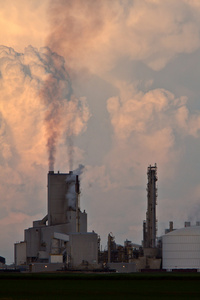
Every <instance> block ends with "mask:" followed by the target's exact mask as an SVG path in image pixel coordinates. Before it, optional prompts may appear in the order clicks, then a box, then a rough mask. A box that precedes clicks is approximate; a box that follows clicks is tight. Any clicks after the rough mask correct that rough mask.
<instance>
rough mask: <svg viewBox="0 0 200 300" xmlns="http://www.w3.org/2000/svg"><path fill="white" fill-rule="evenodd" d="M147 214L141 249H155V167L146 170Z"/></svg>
mask: <svg viewBox="0 0 200 300" xmlns="http://www.w3.org/2000/svg"><path fill="white" fill-rule="evenodd" d="M147 178H148V183H147V213H146V221H144V222H143V247H144V248H156V231H157V226H156V224H157V221H156V204H157V188H156V182H157V180H158V178H157V166H156V164H155V166H151V165H150V166H149V167H148V169H147Z"/></svg>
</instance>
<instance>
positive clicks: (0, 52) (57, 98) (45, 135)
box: [0, 46, 89, 225]
mask: <svg viewBox="0 0 200 300" xmlns="http://www.w3.org/2000/svg"><path fill="white" fill-rule="evenodd" d="M0 86H1V102H0V124H1V127H0V129H1V130H0V133H1V134H0V149H1V151H0V153H1V154H0V173H1V175H0V177H1V194H2V195H3V197H2V198H1V208H2V212H3V213H2V217H3V218H4V219H5V220H6V215H7V213H9V212H13V213H14V212H21V213H23V214H28V215H32V216H33V215H35V214H37V213H39V211H40V210H42V211H43V212H44V214H46V212H45V209H44V208H45V206H46V201H45V199H46V191H45V186H43V184H41V177H42V178H45V177H46V175H45V173H46V172H47V170H48V163H49V168H50V169H53V168H54V164H55V161H56V150H57V151H58V152H59V151H60V150H61V151H62V153H63V151H64V150H63V148H64V146H65V153H63V155H62V157H61V156H60V155H58V160H57V161H56V163H57V164H56V167H60V166H61V164H62V165H63V166H65V168H67V165H68V166H69V160H71V158H70V157H68V154H67V147H66V141H67V136H69V135H70V136H71V137H72V136H77V135H78V134H80V132H81V131H83V130H85V129H86V125H87V121H88V118H89V111H88V107H87V104H86V99H85V98H79V99H78V98H76V97H75V96H74V95H73V92H72V87H71V82H70V79H69V76H68V73H67V71H66V70H65V62H64V59H63V58H62V57H61V56H59V55H57V54H56V53H54V52H52V51H51V50H50V49H49V48H41V49H40V50H39V51H38V50H37V49H36V48H33V47H32V46H29V47H27V48H25V50H24V53H18V52H15V50H14V49H12V48H9V47H6V46H1V47H0ZM48 156H49V162H48ZM41 213H42V212H41ZM9 215H10V216H11V217H12V213H11V214H9ZM18 219H20V218H16V222H17V220H18ZM30 225H31V224H30Z"/></svg>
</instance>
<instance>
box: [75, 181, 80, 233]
mask: <svg viewBox="0 0 200 300" xmlns="http://www.w3.org/2000/svg"><path fill="white" fill-rule="evenodd" d="M75 192H76V232H80V214H79V212H80V208H79V206H80V203H79V202H80V200H79V196H80V188H79V179H78V175H76V182H75Z"/></svg>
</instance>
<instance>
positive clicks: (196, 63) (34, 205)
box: [0, 0, 200, 263]
mask: <svg viewBox="0 0 200 300" xmlns="http://www.w3.org/2000/svg"><path fill="white" fill-rule="evenodd" d="M0 6H1V10H0V44H1V46H0V90H1V94H0V149H1V150H0V195H1V196H0V226H1V243H0V245H1V247H0V256H4V257H5V258H6V260H7V263H12V262H13V261H14V258H13V252H14V246H13V245H14V243H15V242H17V241H21V240H23V239H24V229H25V228H28V227H31V226H32V222H33V221H34V220H38V219H41V218H43V217H44V216H45V215H46V213H47V188H46V186H47V173H48V171H49V168H50V169H54V171H55V172H57V171H58V170H59V171H60V172H62V173H68V172H69V171H70V170H71V169H76V168H77V167H78V166H79V164H82V165H84V171H83V174H82V177H81V191H82V193H81V209H82V210H84V209H85V210H86V212H87V213H88V230H89V231H92V230H94V231H95V232H97V233H98V234H99V235H100V236H101V240H102V245H103V248H104V247H105V245H106V240H107V235H108V234H109V233H110V232H112V233H113V235H114V236H115V239H116V242H117V243H119V244H120V243H121V244H122V243H123V242H124V240H125V239H129V240H131V241H132V242H135V243H139V244H140V243H141V240H142V223H143V220H144V219H145V217H146V209H147V195H146V184H147V175H146V172H147V167H148V166H149V165H150V164H151V165H154V164H155V163H156V164H157V167H158V206H157V219H158V236H160V235H162V234H164V229H165V228H166V227H168V223H169V221H174V227H175V228H180V227H183V225H184V221H190V222H191V223H192V224H193V225H195V223H196V221H200V180H199V179H200V152H199V149H200V83H199V82H200V1H199V0H182V1H180V0H165V1H163V0H123V1H120V0H73V1H72V0H54V1H53V0H52V1H50V0H29V1H27V0H17V1H14V0H7V1H4V0H0Z"/></svg>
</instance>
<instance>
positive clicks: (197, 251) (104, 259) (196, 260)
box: [14, 164, 200, 273]
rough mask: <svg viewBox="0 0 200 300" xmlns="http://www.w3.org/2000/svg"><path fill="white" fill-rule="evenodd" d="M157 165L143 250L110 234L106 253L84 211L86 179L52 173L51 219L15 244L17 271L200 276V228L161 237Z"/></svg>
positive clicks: (150, 175) (150, 182) (150, 172)
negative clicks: (193, 273) (82, 185)
mask: <svg viewBox="0 0 200 300" xmlns="http://www.w3.org/2000/svg"><path fill="white" fill-rule="evenodd" d="M157 180H158V176H157V165H156V164H155V165H154V166H152V165H150V166H149V167H148V168H147V212H146V220H145V221H144V222H143V241H142V243H141V245H138V244H135V243H132V242H131V241H130V240H126V241H125V242H124V245H118V244H117V243H116V242H115V237H114V235H113V234H112V233H111V232H110V233H109V234H108V242H107V248H106V249H105V250H103V251H102V250H101V247H100V236H98V234H97V233H95V232H94V231H93V232H88V231H87V213H86V212H85V211H83V212H82V211H81V210H80V179H79V174H77V173H76V171H74V172H72V171H70V172H69V173H59V172H58V173H54V171H49V173H48V192H47V194H48V196H47V199H48V213H47V215H46V216H44V218H43V219H42V220H37V221H34V222H33V227H31V228H28V229H25V231H24V241H22V242H19V243H15V245H14V256H15V257H14V258H15V267H16V268H19V269H21V270H22V269H23V270H26V271H28V272H46V271H47V272H49V271H57V270H60V271H61V270H62V271H77V270H78V271H99V272H102V271H104V272H106V271H107V272H123V273H124V272H127V273H130V272H139V271H153V270H157V271H158V270H160V271H174V270H179V269H180V270H188V269H190V270H196V271H198V270H200V222H197V223H196V226H190V223H189V222H185V227H184V228H182V229H177V230H176V229H174V228H173V222H172V221H170V223H169V229H166V231H165V235H164V236H162V237H157V219H156V205H157Z"/></svg>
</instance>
